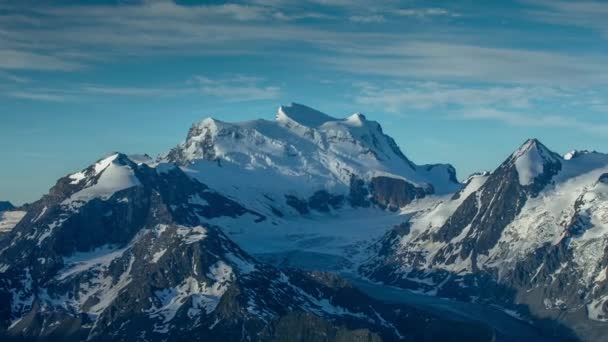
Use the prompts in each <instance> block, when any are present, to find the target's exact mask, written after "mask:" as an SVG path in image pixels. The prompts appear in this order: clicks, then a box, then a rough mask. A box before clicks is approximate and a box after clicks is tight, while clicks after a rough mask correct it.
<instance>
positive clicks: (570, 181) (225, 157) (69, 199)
mask: <svg viewBox="0 0 608 342" xmlns="http://www.w3.org/2000/svg"><path fill="white" fill-rule="evenodd" d="M607 185H608V155H604V154H601V153H597V152H588V151H573V152H571V153H568V154H567V155H566V156H564V157H562V156H560V155H558V154H556V153H554V152H552V151H551V150H550V149H549V148H547V147H546V146H545V145H543V144H542V143H541V142H539V141H538V140H535V139H530V140H528V141H526V142H525V143H524V144H523V145H522V146H521V147H520V148H518V149H517V150H516V151H515V152H513V153H512V154H511V155H509V156H508V157H507V158H506V160H505V161H504V162H503V163H502V164H501V165H499V166H498V167H497V168H496V169H495V170H494V171H493V172H485V173H478V174H474V175H472V176H470V177H469V178H468V179H467V180H466V181H465V182H464V183H460V182H458V181H457V179H456V172H455V170H454V168H453V167H452V166H450V165H448V164H432V165H418V164H416V163H414V162H413V161H411V160H410V159H408V158H407V157H406V156H405V155H404V153H403V152H402V151H401V149H400V148H399V147H397V145H396V143H395V141H394V140H393V139H392V138H391V137H389V136H388V135H386V134H385V133H384V132H383V130H382V128H381V127H380V125H379V124H378V123H377V122H375V121H371V120H368V119H367V118H366V117H365V116H364V115H362V114H358V113H357V114H353V115H351V116H348V117H346V118H342V119H340V118H335V117H332V116H329V115H327V114H324V113H321V112H319V111H317V110H314V109H312V108H309V107H306V106H303V105H299V104H292V105H290V106H283V107H280V108H279V110H278V111H277V114H276V116H275V119H274V120H254V121H248V122H240V123H227V122H222V121H219V120H216V119H211V118H208V119H205V120H202V121H201V122H199V123H196V124H194V125H193V126H192V127H191V128H190V131H189V132H188V134H187V136H186V139H185V140H184V141H183V142H182V143H181V144H179V145H177V146H176V147H175V148H173V149H171V150H170V151H168V152H167V153H163V154H161V155H160V156H158V157H157V158H151V157H150V156H148V155H145V154H140V155H129V156H127V155H124V154H121V153H112V154H110V155H108V156H106V157H104V158H102V159H100V160H99V161H97V162H96V163H94V164H93V165H91V166H89V167H88V168H86V169H84V170H82V171H80V172H76V173H72V174H70V175H67V176H66V177H63V178H61V179H60V180H58V182H57V183H56V185H55V186H53V187H52V188H51V190H50V191H49V193H48V194H47V195H45V196H43V197H42V198H41V199H40V200H38V201H36V202H34V203H32V204H29V205H27V206H24V207H23V208H21V209H20V210H21V211H20V214H19V215H20V216H19V217H15V218H13V220H12V221H11V223H10V224H9V225H7V227H9V228H8V229H6V230H5V233H4V234H3V235H2V236H0V308H4V309H0V337H5V339H7V338H14V339H17V340H23V339H33V340H37V339H42V340H45V339H48V340H53V339H58V338H60V339H64V340H84V339H87V340H89V339H90V340H99V341H101V340H108V339H113V340H132V339H133V336H137V339H139V340H142V341H143V340H146V341H147V340H150V341H156V340H167V339H168V340H171V339H173V340H181V339H195V340H219V339H223V340H227V341H232V340H241V339H248V340H258V341H270V340H281V341H282V340H288V341H289V340H298V341H300V340H303V341H317V340H323V341H325V340H330V341H350V340H362V341H377V340H388V341H391V340H401V339H404V340H433V341H435V340H456V341H458V340H479V341H486V340H497V341H511V340H514V341H543V340H551V341H562V340H566V341H570V340H584V341H596V340H601V339H602V338H603V336H605V335H606V333H608V331H607V330H606V328H607V325H606V320H607V317H608V304H606V303H607V302H608V287H607V285H606V284H607V283H608V282H607V280H606V275H607V271H606V270H607V267H608V255H606V253H607V252H606V251H608V246H607V245H608V234H607V233H608V231H607V230H606V228H605V227H608V224H607V223H608V221H607V220H608V219H607V218H608V214H607V213H608V211H607V204H606V203H608V202H607V201H606V195H607V190H608V188H606V186H607ZM7 213H16V211H9V212H7ZM1 224H2V222H0V225H1ZM1 335H4V336H1Z"/></svg>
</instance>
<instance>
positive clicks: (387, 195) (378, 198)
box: [369, 177, 432, 211]
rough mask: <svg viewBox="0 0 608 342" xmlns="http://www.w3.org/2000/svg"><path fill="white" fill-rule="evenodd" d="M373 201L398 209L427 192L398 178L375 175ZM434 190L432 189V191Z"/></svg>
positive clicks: (385, 206)
mask: <svg viewBox="0 0 608 342" xmlns="http://www.w3.org/2000/svg"><path fill="white" fill-rule="evenodd" d="M369 187H370V192H371V195H372V201H373V202H374V203H376V204H377V205H379V206H381V207H383V208H388V209H389V210H392V211H396V210H398V209H399V208H401V207H404V206H406V205H407V204H409V203H411V202H412V201H413V200H414V199H416V198H422V197H424V196H425V195H426V194H427V192H426V191H425V190H424V189H422V188H418V187H415V186H413V185H412V184H410V183H408V182H406V181H404V180H402V179H397V178H390V177H374V178H372V180H371V182H370V186H369ZM431 192H432V191H431Z"/></svg>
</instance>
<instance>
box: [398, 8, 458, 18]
mask: <svg viewBox="0 0 608 342" xmlns="http://www.w3.org/2000/svg"><path fill="white" fill-rule="evenodd" d="M393 13H395V14H397V15H401V16H407V17H443V16H445V17H459V16H460V14H458V13H456V12H452V11H449V10H447V9H445V8H407V9H405V8H400V9H397V10H395V11H394V12H393Z"/></svg>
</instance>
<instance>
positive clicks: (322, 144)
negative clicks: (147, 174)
mask: <svg viewBox="0 0 608 342" xmlns="http://www.w3.org/2000/svg"><path fill="white" fill-rule="evenodd" d="M160 160H168V161H172V162H176V163H178V164H180V165H183V166H184V167H185V168H187V169H189V170H190V171H191V173H192V174H193V175H194V176H196V177H197V178H199V179H200V180H201V181H202V182H203V183H206V184H212V186H213V188H214V189H216V190H218V191H221V192H222V193H226V194H229V195H231V196H234V197H235V198H240V199H241V200H242V201H247V202H248V203H249V204H250V205H251V206H259V202H264V201H266V202H267V200H265V198H266V199H268V198H270V201H278V202H284V201H285V198H284V197H285V195H292V196H295V197H298V198H300V199H304V200H306V199H308V198H309V197H311V196H312V195H313V194H314V193H316V192H318V191H320V190H324V191H327V192H329V193H331V194H334V195H347V194H348V193H349V191H350V188H351V184H352V182H353V179H360V180H362V181H365V182H368V181H370V180H372V179H373V178H375V177H387V178H391V179H397V180H403V181H405V182H407V184H409V185H411V187H412V188H415V189H419V192H421V193H427V194H428V193H439V194H441V193H450V192H453V191H455V190H457V189H458V188H459V187H460V184H459V183H458V181H457V180H456V179H455V171H454V169H453V167H451V166H450V165H416V164H414V163H412V162H411V161H410V160H408V159H407V158H406V157H405V156H404V155H403V153H402V152H401V150H400V149H399V147H397V145H396V143H395V141H394V140H393V139H392V138H390V137H389V136H387V135H386V134H384V133H383V131H382V128H381V127H380V125H379V124H378V123H377V122H375V121H369V120H367V119H366V118H365V116H363V115H362V114H353V115H352V116H350V117H347V118H346V119H336V118H333V117H331V116H328V115H326V114H323V113H321V112H318V111H316V110H314V109H311V108H308V107H306V106H303V105H299V104H292V105H291V106H283V107H280V108H279V110H278V112H277V115H276V119H275V120H274V121H268V120H254V121H248V122H241V123H227V122H222V121H219V120H215V119H211V118H208V119H205V120H203V121H201V122H199V123H197V124H195V125H194V126H193V127H192V128H191V129H190V132H189V134H188V137H187V138H186V140H185V141H184V142H183V143H182V144H181V145H179V146H178V147H176V148H174V149H173V150H171V151H170V152H169V153H167V154H166V155H164V156H162V157H161V158H160ZM248 197H249V198H248ZM260 210H264V209H263V208H260Z"/></svg>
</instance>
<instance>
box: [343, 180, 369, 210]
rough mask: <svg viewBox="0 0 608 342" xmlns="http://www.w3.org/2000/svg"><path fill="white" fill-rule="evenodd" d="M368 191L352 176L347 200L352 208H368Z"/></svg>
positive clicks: (361, 181)
mask: <svg viewBox="0 0 608 342" xmlns="http://www.w3.org/2000/svg"><path fill="white" fill-rule="evenodd" d="M368 196H369V191H368V190H367V187H366V186H365V182H364V181H363V180H362V179H359V178H357V177H356V176H352V177H351V178H350V193H349V196H348V200H349V202H350V205H352V206H353V207H364V208H366V207H369V206H370V202H369V198H368Z"/></svg>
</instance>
